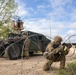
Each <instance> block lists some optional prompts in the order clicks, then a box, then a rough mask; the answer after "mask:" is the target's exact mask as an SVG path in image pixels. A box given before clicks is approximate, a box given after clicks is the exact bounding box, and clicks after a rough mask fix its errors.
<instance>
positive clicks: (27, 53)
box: [25, 47, 29, 58]
mask: <svg viewBox="0 0 76 75" xmlns="http://www.w3.org/2000/svg"><path fill="white" fill-rule="evenodd" d="M25 56H26V57H27V58H29V49H28V48H26V47H25Z"/></svg>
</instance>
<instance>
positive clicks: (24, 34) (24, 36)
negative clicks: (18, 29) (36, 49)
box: [22, 32, 30, 59]
mask: <svg viewBox="0 0 76 75" xmlns="http://www.w3.org/2000/svg"><path fill="white" fill-rule="evenodd" d="M22 36H23V38H24V51H25V56H27V58H28V59H29V48H30V39H29V38H28V34H27V32H23V33H22Z"/></svg>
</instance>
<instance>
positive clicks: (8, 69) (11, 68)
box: [0, 48, 76, 75]
mask: <svg viewBox="0 0 76 75" xmlns="http://www.w3.org/2000/svg"><path fill="white" fill-rule="evenodd" d="M73 52H74V49H73V48H71V51H70V53H69V54H68V55H67V61H66V64H67V63H69V62H72V61H73V60H74V61H76V53H74V54H73ZM72 54H73V55H72ZM71 55H72V56H71ZM45 61H46V59H45V58H44V57H43V56H42V55H40V54H35V55H33V56H31V57H30V59H26V58H21V59H18V60H8V59H7V58H6V57H3V58H0V75H57V73H58V70H59V62H55V63H53V64H52V68H51V69H50V71H47V72H45V71H43V70H42V67H43V64H44V63H45Z"/></svg>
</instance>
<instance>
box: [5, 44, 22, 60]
mask: <svg viewBox="0 0 76 75" xmlns="http://www.w3.org/2000/svg"><path fill="white" fill-rule="evenodd" d="M5 54H6V56H7V58H8V59H10V60H15V59H18V58H20V56H21V47H20V46H19V45H18V44H13V45H9V46H8V47H7V48H6V50H5Z"/></svg>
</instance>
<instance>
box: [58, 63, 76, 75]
mask: <svg viewBox="0 0 76 75" xmlns="http://www.w3.org/2000/svg"><path fill="white" fill-rule="evenodd" d="M58 75H76V63H75V62H73V63H69V64H67V69H63V70H62V69H61V70H59V72H58Z"/></svg>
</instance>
